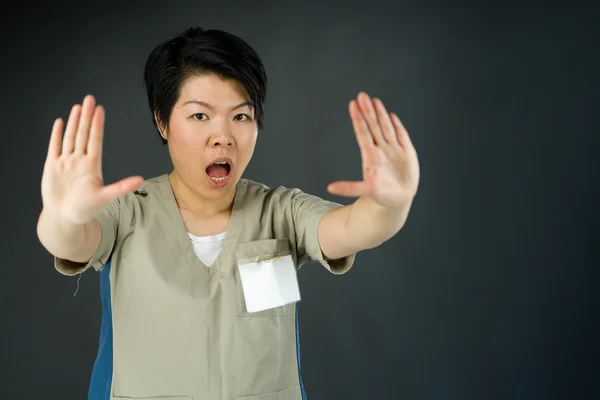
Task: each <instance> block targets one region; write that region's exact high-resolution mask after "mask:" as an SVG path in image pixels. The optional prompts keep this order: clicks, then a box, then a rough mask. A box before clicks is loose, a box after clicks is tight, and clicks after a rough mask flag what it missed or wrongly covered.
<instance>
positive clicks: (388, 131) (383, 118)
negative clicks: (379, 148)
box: [373, 98, 398, 145]
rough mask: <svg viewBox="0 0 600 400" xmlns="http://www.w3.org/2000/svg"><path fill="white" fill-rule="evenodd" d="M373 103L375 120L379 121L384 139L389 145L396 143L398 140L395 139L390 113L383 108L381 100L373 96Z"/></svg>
mask: <svg viewBox="0 0 600 400" xmlns="http://www.w3.org/2000/svg"><path fill="white" fill-rule="evenodd" d="M373 105H374V106H375V112H376V113H377V120H378V121H379V126H380V127H381V130H382V132H383V137H384V138H385V141H386V142H387V143H389V144H391V145H394V144H397V143H398V140H397V139H396V129H395V128H394V124H392V121H391V119H390V115H389V114H388V112H387V110H386V109H385V106H384V105H383V102H382V101H381V100H380V99H377V98H375V99H373Z"/></svg>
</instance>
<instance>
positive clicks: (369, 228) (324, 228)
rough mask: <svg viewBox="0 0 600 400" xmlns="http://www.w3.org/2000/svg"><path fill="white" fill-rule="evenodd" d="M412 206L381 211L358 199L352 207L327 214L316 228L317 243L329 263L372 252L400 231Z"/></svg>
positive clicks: (379, 207) (364, 199)
mask: <svg viewBox="0 0 600 400" xmlns="http://www.w3.org/2000/svg"><path fill="white" fill-rule="evenodd" d="M411 205H412V202H411V203H408V204H406V205H404V206H402V207H398V208H387V207H383V206H381V205H379V204H377V203H375V202H374V201H372V200H371V199H369V198H365V197H361V198H359V199H358V200H356V201H355V202H354V203H353V204H350V205H347V206H344V207H340V208H338V209H335V210H333V211H330V212H329V213H328V214H327V215H325V217H324V218H323V222H324V223H322V224H321V225H320V226H319V240H320V243H321V249H322V251H323V254H324V255H325V257H326V258H328V259H338V258H342V257H346V256H348V255H350V254H354V253H357V252H359V251H362V250H367V249H372V248H374V247H377V246H379V245H381V244H382V243H384V242H385V241H387V240H389V239H390V238H392V237H393V236H394V235H395V234H396V233H398V232H399V231H400V229H401V228H402V226H404V223H405V222H406V219H407V217H408V213H409V211H410V207H411Z"/></svg>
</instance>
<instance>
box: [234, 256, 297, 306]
mask: <svg viewBox="0 0 600 400" xmlns="http://www.w3.org/2000/svg"><path fill="white" fill-rule="evenodd" d="M238 267H239V271H240V279H241V282H242V289H243V292H244V300H245V301H246V310H247V311H248V312H249V313H253V312H257V311H264V310H268V309H271V308H275V307H281V306H284V305H286V304H290V303H295V302H297V301H299V300H300V288H299V287H298V277H297V275H296V268H295V267H294V261H293V260H292V256H291V255H287V256H274V257H270V258H267V259H257V258H254V259H250V260H240V261H239V262H238Z"/></svg>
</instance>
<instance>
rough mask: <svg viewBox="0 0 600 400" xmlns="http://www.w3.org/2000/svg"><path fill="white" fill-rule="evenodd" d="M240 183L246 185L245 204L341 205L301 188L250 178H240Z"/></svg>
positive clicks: (329, 206)
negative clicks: (270, 183) (261, 181)
mask: <svg viewBox="0 0 600 400" xmlns="http://www.w3.org/2000/svg"><path fill="white" fill-rule="evenodd" d="M240 183H241V184H243V185H245V186H246V189H245V190H244V192H245V196H244V197H245V199H246V201H245V203H246V206H251V205H252V204H254V205H262V206H263V207H265V206H267V207H271V208H298V207H303V208H305V207H310V208H314V207H326V208H337V207H339V206H341V204H338V203H336V202H332V201H330V200H325V199H323V198H321V197H319V196H316V195H313V194H309V193H306V192H304V191H303V190H302V189H300V188H296V187H286V186H274V187H270V186H268V185H265V184H264V183H260V182H256V181H253V180H250V179H242V180H241V181H240Z"/></svg>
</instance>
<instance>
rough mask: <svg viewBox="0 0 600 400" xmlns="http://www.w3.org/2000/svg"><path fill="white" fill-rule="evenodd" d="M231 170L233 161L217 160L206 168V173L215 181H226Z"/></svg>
mask: <svg viewBox="0 0 600 400" xmlns="http://www.w3.org/2000/svg"><path fill="white" fill-rule="evenodd" d="M230 172H231V163H230V162H229V161H226V160H220V161H215V162H214V163H212V164H211V165H209V166H208V167H207V168H206V174H207V175H208V177H209V178H210V180H211V181H213V182H215V183H221V182H224V181H225V180H226V179H227V177H228V176H229V173H230Z"/></svg>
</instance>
